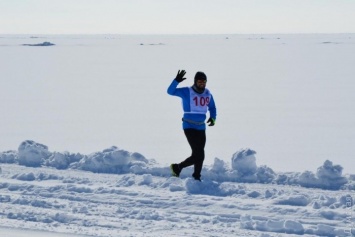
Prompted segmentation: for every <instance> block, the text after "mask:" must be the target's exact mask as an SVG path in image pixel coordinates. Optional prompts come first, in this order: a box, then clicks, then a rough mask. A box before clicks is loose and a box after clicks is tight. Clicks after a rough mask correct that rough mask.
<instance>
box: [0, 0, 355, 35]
mask: <svg viewBox="0 0 355 237" xmlns="http://www.w3.org/2000/svg"><path fill="white" fill-rule="evenodd" d="M354 12H355V0H0V34H65V33H67V34H76V33H77V34H95V33H100V34H182V33H186V34H214V33H221V34H224V33H229V34H231V33H355V13H354Z"/></svg>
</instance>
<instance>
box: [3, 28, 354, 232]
mask: <svg viewBox="0 0 355 237" xmlns="http://www.w3.org/2000/svg"><path fill="white" fill-rule="evenodd" d="M43 42H51V43H53V44H54V45H52V46H51V47H27V46H24V45H27V44H30V45H37V44H42V43H43ZM354 49H355V35H354V34H330V35H327V34H308V35H165V36H162V35H160V36H158V35H156V36H148V35H145V36H140V35H134V36H130V35H33V36H29V35H1V36H0V64H1V70H2V76H1V78H0V80H1V89H2V91H1V93H0V108H1V113H0V120H1V126H0V134H1V139H0V207H1V208H0V236H1V237H2V236H6V237H22V236H50V237H61V236H76V235H78V236H105V237H106V236H152V237H153V236H154V237H162V236H198V237H200V236H218V237H219V236H257V237H270V236H275V237H276V236H300V235H302V236H328V237H330V236H352V235H354V230H353V232H351V230H352V229H354V226H355V210H354V209H355V208H354V205H353V202H354V198H355V193H354V192H355V166H354V165H353V164H354V161H353V154H355V146H354V144H355V107H354V101H355V93H354V91H355V83H354V75H355V67H354V65H353V64H354V62H355V54H354V53H353V52H354ZM178 69H185V70H186V71H187V77H188V79H187V80H186V82H184V84H183V85H182V86H189V85H191V83H192V77H193V75H194V73H195V72H196V71H198V70H201V71H204V72H206V74H207V77H208V85H207V87H208V88H209V89H211V91H212V93H213V95H214V98H215V100H216V104H217V112H218V118H217V124H216V126H215V127H213V128H209V129H208V130H207V146H206V160H205V166H204V169H203V172H202V179H203V181H202V182H196V181H194V180H192V179H191V178H190V177H191V173H192V171H191V169H185V170H183V172H182V174H181V178H174V177H170V170H169V164H170V163H173V162H179V161H181V160H183V159H185V158H186V157H187V156H188V155H189V153H190V149H189V147H188V144H187V142H186V139H185V137H184V135H183V132H182V129H181V116H182V111H181V108H180V101H179V100H178V99H177V98H174V97H171V96H168V95H167V93H166V89H167V86H168V85H169V84H170V82H171V80H172V79H173V78H174V76H175V75H176V72H177V70H178ZM116 146H120V148H119V147H116ZM248 147H250V148H248ZM104 148H106V149H104ZM134 151H135V152H134Z"/></svg>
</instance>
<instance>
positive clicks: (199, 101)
mask: <svg viewBox="0 0 355 237" xmlns="http://www.w3.org/2000/svg"><path fill="white" fill-rule="evenodd" d="M189 90H190V112H191V113H197V114H205V113H207V110H208V104H209V103H210V100H211V93H210V91H209V90H207V89H205V91H204V93H203V94H198V93H196V92H195V91H194V90H193V89H192V88H191V87H190V88H189Z"/></svg>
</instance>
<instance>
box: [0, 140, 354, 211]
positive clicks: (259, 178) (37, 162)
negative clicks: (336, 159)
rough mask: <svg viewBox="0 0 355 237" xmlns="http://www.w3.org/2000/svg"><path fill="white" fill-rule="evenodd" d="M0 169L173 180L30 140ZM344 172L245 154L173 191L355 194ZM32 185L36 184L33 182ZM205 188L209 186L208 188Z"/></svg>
mask: <svg viewBox="0 0 355 237" xmlns="http://www.w3.org/2000/svg"><path fill="white" fill-rule="evenodd" d="M0 163H10V164H11V163H15V164H16V163H18V164H19V165H22V166H27V167H41V166H45V167H53V168H56V169H60V170H65V169H77V170H85V171H91V172H94V173H109V174H127V173H131V174H138V175H147V176H145V179H144V181H142V183H143V184H146V185H149V183H151V177H152V176H161V177H169V176H170V175H171V174H170V172H171V171H170V168H169V167H166V166H160V165H159V164H158V163H156V161H154V160H153V159H151V160H148V159H147V158H145V157H144V156H143V155H142V154H140V153H137V152H133V153H132V152H129V151H126V150H123V149H119V148H117V147H116V146H112V147H110V148H108V149H104V150H103V151H99V152H94V153H92V154H89V155H83V154H79V153H77V154H74V153H69V152H50V151H49V150H48V147H47V146H45V145H43V144H40V143H37V142H34V141H31V140H27V141H24V142H22V143H21V144H20V146H19V148H18V151H5V152H0ZM192 169H193V168H191V167H189V168H187V169H184V170H183V172H182V173H181V175H180V176H181V178H188V177H191V176H190V175H191V173H192V172H193V171H192ZM342 171H343V168H342V167H341V166H340V165H333V163H332V162H331V161H329V160H326V161H325V162H324V164H323V165H322V166H320V167H319V168H318V169H317V171H316V173H313V172H311V171H305V172H303V173H278V174H277V173H275V172H274V171H273V170H272V169H271V168H270V167H267V166H265V165H262V166H257V164H256V152H255V151H254V150H252V149H249V148H247V149H241V150H239V151H237V152H236V153H234V154H233V156H232V158H231V164H229V163H227V162H225V161H223V160H221V159H218V158H215V160H214V163H213V164H212V165H211V166H210V167H209V166H206V165H205V166H204V168H203V170H202V179H203V182H202V183H200V184H196V183H195V182H194V180H189V181H188V182H186V184H184V185H183V186H181V184H178V185H177V186H175V184H171V190H187V192H189V193H199V194H209V195H216V196H224V195H231V194H235V193H239V194H240V192H245V190H243V191H241V190H238V188H235V187H233V186H228V187H225V186H220V184H221V183H225V182H244V183H263V184H267V183H275V184H282V185H299V186H302V187H306V188H320V189H328V190H339V189H348V190H355V178H354V176H353V175H350V176H348V177H346V176H343V174H342ZM26 177H27V176H23V177H21V179H25V180H26ZM29 179H32V178H31V177H29ZM36 179H37V178H36ZM204 185H205V186H208V188H207V187H205V186H204ZM224 185H225V184H224ZM248 195H249V196H250V197H253V198H258V197H259V196H261V193H255V192H254V193H249V194H248ZM266 195H272V194H271V193H269V194H266ZM298 201H300V200H298ZM305 202H306V201H305V200H303V201H302V202H300V203H298V204H297V203H296V204H294V205H300V204H301V203H305ZM319 204H320V203H314V207H315V208H317V206H318V205H319Z"/></svg>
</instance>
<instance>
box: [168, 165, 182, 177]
mask: <svg viewBox="0 0 355 237" xmlns="http://www.w3.org/2000/svg"><path fill="white" fill-rule="evenodd" d="M170 169H171V174H172V175H173V176H175V177H179V176H180V172H181V169H180V168H179V165H178V164H171V165H170Z"/></svg>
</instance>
